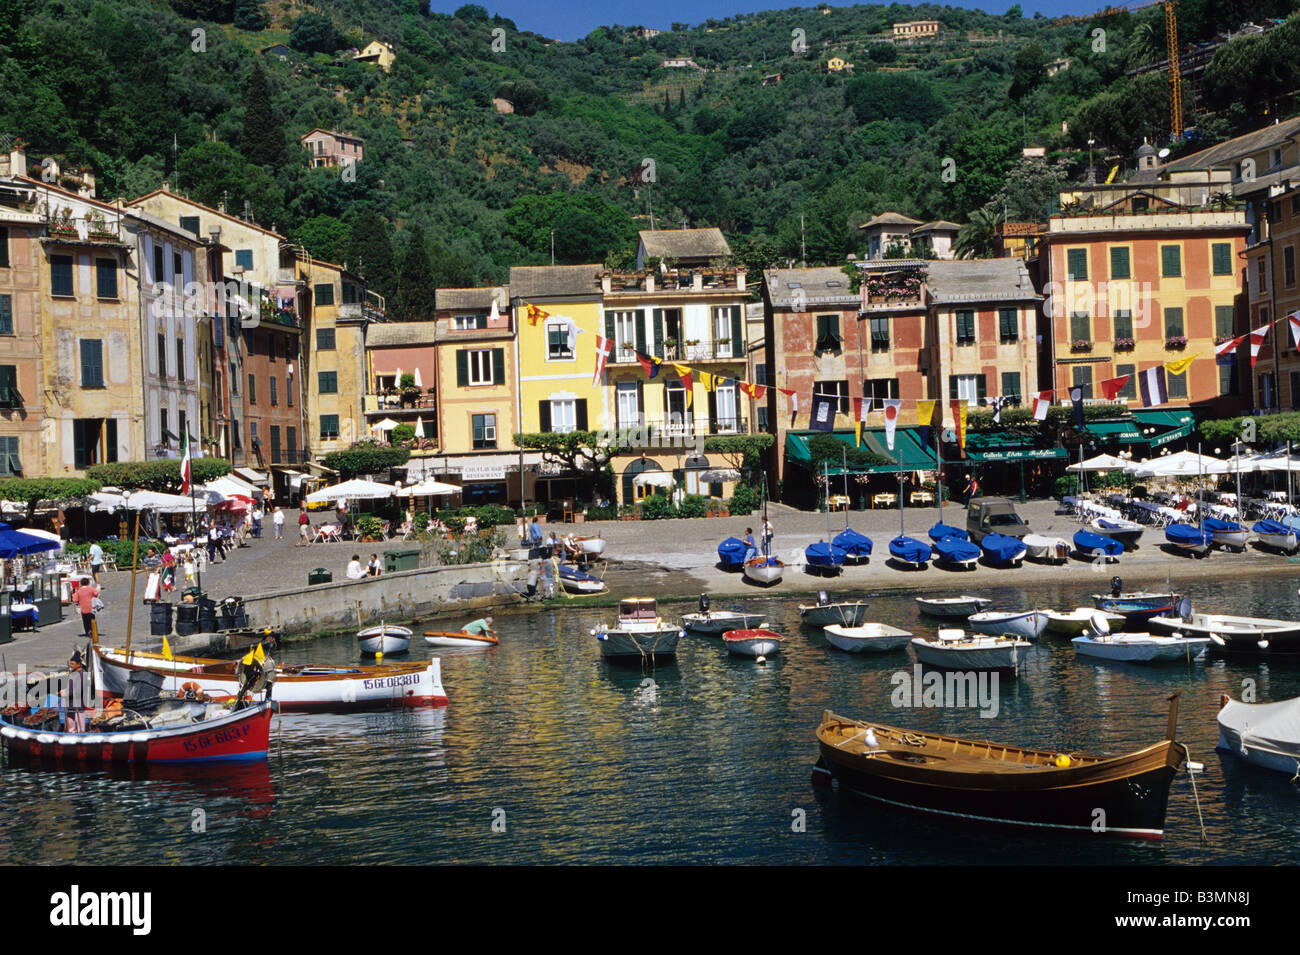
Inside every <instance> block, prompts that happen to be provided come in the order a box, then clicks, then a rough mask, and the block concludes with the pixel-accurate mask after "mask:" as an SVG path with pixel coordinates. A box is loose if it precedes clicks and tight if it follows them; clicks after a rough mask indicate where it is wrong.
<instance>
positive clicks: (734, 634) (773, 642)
mask: <svg viewBox="0 0 1300 955" xmlns="http://www.w3.org/2000/svg"><path fill="white" fill-rule="evenodd" d="M782 639H783V638H782V636H781V635H780V634H779V633H774V632H773V631H771V630H728V631H727V632H726V633H724V634H723V635H722V643H723V645H724V646H725V647H726V648H727V652H728V653H730V654H732V655H733V656H738V657H753V658H754V659H756V660H757V661H758V662H759V663H762V662H763V661H765V660H766V659H767V658H768V657H770V656H772V655H773V654H777V653H780V652H781V640H782Z"/></svg>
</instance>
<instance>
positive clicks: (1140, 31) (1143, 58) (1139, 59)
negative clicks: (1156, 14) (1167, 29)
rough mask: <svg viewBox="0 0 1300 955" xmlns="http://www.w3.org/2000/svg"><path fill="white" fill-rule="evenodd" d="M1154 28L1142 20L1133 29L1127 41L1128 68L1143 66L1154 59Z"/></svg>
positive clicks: (1155, 47)
mask: <svg viewBox="0 0 1300 955" xmlns="http://www.w3.org/2000/svg"><path fill="white" fill-rule="evenodd" d="M1156 50H1157V37H1156V28H1155V25H1154V23H1153V21H1151V20H1143V21H1142V22H1141V23H1139V24H1138V25H1137V26H1136V27H1134V28H1133V35H1132V36H1131V37H1129V40H1128V50H1127V61H1128V65H1129V66H1130V67H1138V66H1144V65H1146V64H1147V63H1150V62H1151V61H1152V60H1154V59H1155V58H1156Z"/></svg>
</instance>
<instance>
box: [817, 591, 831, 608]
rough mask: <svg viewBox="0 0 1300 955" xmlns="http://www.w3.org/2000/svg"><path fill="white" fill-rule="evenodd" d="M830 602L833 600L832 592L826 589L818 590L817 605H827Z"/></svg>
mask: <svg viewBox="0 0 1300 955" xmlns="http://www.w3.org/2000/svg"><path fill="white" fill-rule="evenodd" d="M830 602H831V597H830V594H828V593H826V591H824V590H819V591H817V606H819V607H825V606H826V605H827V604H828V603H830Z"/></svg>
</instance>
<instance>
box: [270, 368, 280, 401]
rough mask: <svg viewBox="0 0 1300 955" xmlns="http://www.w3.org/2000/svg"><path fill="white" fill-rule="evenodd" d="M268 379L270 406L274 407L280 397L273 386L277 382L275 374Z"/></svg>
mask: <svg viewBox="0 0 1300 955" xmlns="http://www.w3.org/2000/svg"><path fill="white" fill-rule="evenodd" d="M268 380H269V381H270V382H271V407H272V408H274V407H275V406H276V405H278V404H279V403H280V398H279V396H278V394H277V393H276V388H275V386H276V385H277V384H278V382H277V381H276V377H275V375H272V376H271V377H270V379H268Z"/></svg>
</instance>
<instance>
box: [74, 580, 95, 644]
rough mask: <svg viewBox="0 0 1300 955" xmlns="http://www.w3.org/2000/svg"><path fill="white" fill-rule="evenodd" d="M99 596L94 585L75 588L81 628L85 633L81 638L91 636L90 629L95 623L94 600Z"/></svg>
mask: <svg viewBox="0 0 1300 955" xmlns="http://www.w3.org/2000/svg"><path fill="white" fill-rule="evenodd" d="M98 596H99V588H98V587H96V586H95V585H94V584H82V585H81V586H80V587H78V588H77V596H76V600H77V608H78V609H79V610H80V611H81V626H82V629H83V630H84V631H85V633H83V634H82V636H83V637H89V636H93V634H92V633H91V627H92V626H93V625H94V622H95V598H96V597H98Z"/></svg>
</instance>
